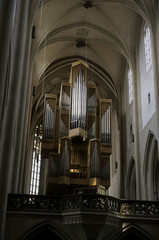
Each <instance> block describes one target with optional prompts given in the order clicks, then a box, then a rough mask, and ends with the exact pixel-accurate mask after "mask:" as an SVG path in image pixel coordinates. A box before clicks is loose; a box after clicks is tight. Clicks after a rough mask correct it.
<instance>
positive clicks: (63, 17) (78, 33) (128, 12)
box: [31, 0, 155, 103]
mask: <svg viewBox="0 0 159 240" xmlns="http://www.w3.org/2000/svg"><path fill="white" fill-rule="evenodd" d="M154 2H155V1H153V0H85V1H84V0H41V1H40V2H38V1H37V2H34V3H32V8H31V10H32V15H33V16H34V21H33V25H34V26H35V39H33V41H32V55H31V60H32V63H33V73H32V77H33V85H35V86H37V90H38V94H37V98H38V97H40V96H41V98H42V95H41V93H42V91H43V90H44V92H45V93H50V92H55V93H57V94H58V92H59V89H60V84H61V82H62V81H67V80H68V78H69V73H70V67H71V64H72V62H73V61H76V60H78V59H83V60H86V61H87V62H88V64H89V67H90V70H89V75H90V79H92V81H95V82H96V84H97V86H98V91H99V94H100V95H101V96H102V97H112V96H114V97H115V98H116V99H118V96H119V94H120V88H121V85H122V74H123V70H124V66H125V62H126V61H127V62H128V63H129V64H130V66H131V65H133V64H134V62H135V60H134V56H135V54H134V53H135V51H136V45H137V43H138V39H137V37H138V30H139V24H140V22H141V19H144V20H145V21H146V22H147V23H148V24H150V22H149V20H148V19H151V18H152V16H153V7H154V6H153V5H154ZM36 100H37V99H36ZM38 102H39V103H40V100H39V101H38Z"/></svg>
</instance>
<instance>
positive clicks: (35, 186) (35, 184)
mask: <svg viewBox="0 0 159 240" xmlns="http://www.w3.org/2000/svg"><path fill="white" fill-rule="evenodd" d="M41 140H42V126H41V125H38V126H36V127H35V134H34V148H33V162H32V172H31V184H30V194H38V193H39V183H40V166H41Z"/></svg>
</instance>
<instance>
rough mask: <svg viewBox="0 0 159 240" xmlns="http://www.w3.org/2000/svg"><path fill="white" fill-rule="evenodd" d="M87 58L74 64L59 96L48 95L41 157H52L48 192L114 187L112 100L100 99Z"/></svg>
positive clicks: (49, 167)
mask: <svg viewBox="0 0 159 240" xmlns="http://www.w3.org/2000/svg"><path fill="white" fill-rule="evenodd" d="M88 69H89V66H88V64H87V63H86V62H84V61H78V62H75V63H73V64H72V67H71V72H70V77H69V81H68V82H63V83H62V84H61V91H60V95H54V94H46V95H45V100H44V114H43V140H42V159H43V161H45V159H49V164H48V174H47V184H46V185H47V186H46V193H47V194H63V193H65V194H69V193H73V192H75V191H76V190H78V189H94V188H95V187H97V186H98V185H102V186H104V187H105V188H106V189H107V188H108V187H109V186H110V156H111V152H112V146H111V142H112V139H111V100H110V99H103V98H102V99H98V98H97V86H96V84H95V83H94V82H93V81H91V79H89V78H88Z"/></svg>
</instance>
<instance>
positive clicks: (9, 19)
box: [0, 0, 30, 239]
mask: <svg viewBox="0 0 159 240" xmlns="http://www.w3.org/2000/svg"><path fill="white" fill-rule="evenodd" d="M3 2H4V3H3ZM15 2H16V1H12V0H8V1H7V0H5V1H4V0H3V1H2V7H3V8H2V12H3V13H2V17H1V18H2V20H3V22H2V24H3V25H2V24H1V25H2V27H3V26H4V27H3V28H2V29H3V31H2V32H3V34H2V35H4V36H3V37H4V39H3V37H2V36H0V37H1V38H2V39H1V40H2V45H1V47H0V49H1V52H0V53H1V57H2V59H3V64H1V65H0V71H1V72H2V88H1V89H2V90H1V91H4V89H5V73H3V71H4V72H5V71H6V65H7V57H8V46H9V41H10V40H11V59H10V61H11V62H10V66H11V68H10V78H9V83H8V102H7V104H6V106H5V109H4V114H3V115H4V116H3V122H2V131H1V145H0V193H1V195H0V212H1V215H0V239H4V225H5V214H6V206H7V194H8V193H10V192H11V191H12V192H13V193H14V192H16V191H17V181H18V175H19V174H18V172H19V164H20V153H21V148H22V144H23V139H22V136H23V131H24V130H25V128H27V124H26V125H24V122H25V119H26V122H27V119H28V116H27V115H25V106H26V93H27V81H28V76H27V74H26V72H28V70H29V68H28V65H29V63H28V61H29V54H30V53H29V51H30V44H29V45H28V43H29V42H28V41H27V39H28V38H29V36H28V34H29V31H28V30H29V28H28V23H29V21H28V13H29V11H28V1H20V0H17V7H16V14H15V21H13V16H14V6H15V5H14V4H15ZM5 22H6V23H5ZM4 23H5V24H4ZM13 23H14V26H13ZM13 28H14V32H13ZM5 41H6V43H5ZM27 51H28V54H26V52H27ZM1 72H0V73H1ZM3 98H4V94H1V99H3ZM1 102H2V104H3V101H0V106H2V104H1ZM0 109H1V110H2V107H1V108H0ZM1 112H2V111H1Z"/></svg>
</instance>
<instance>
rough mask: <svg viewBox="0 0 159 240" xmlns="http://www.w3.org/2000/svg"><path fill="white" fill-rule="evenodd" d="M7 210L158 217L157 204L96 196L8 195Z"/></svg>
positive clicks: (158, 208) (158, 207)
mask: <svg viewBox="0 0 159 240" xmlns="http://www.w3.org/2000/svg"><path fill="white" fill-rule="evenodd" d="M7 210H8V211H29V212H30V211H31V212H34V211H38V212H55V213H56V212H61V213H62V212H71V211H72V212H74V211H78V210H79V211H86V212H98V213H102V214H106V213H110V214H119V215H122V216H143V217H144V216H146V217H150V216H152V217H159V202H156V201H138V200H136V201H135V200H134V201H132V200H122V199H117V198H113V197H110V196H104V195H97V194H96V195H92V194H75V195H65V196H47V195H46V196H44V195H42V196H40V195H21V194H9V195H8V206H7Z"/></svg>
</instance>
